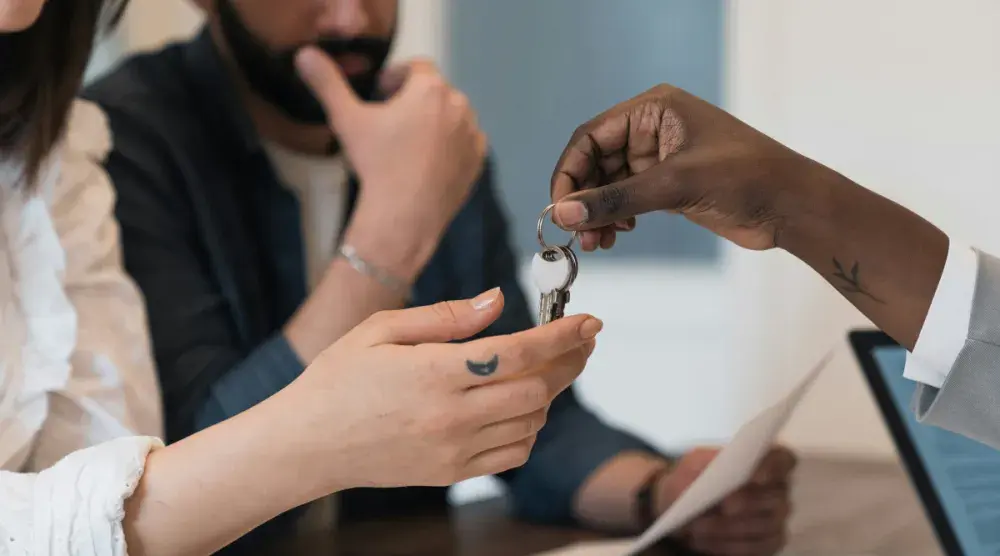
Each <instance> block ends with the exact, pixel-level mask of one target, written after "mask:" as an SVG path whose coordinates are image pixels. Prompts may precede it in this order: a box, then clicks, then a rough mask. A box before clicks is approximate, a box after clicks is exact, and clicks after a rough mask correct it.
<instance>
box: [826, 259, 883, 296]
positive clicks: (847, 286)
mask: <svg viewBox="0 0 1000 556" xmlns="http://www.w3.org/2000/svg"><path fill="white" fill-rule="evenodd" d="M833 267H834V269H835V271H834V273H833V277H834V278H835V279H836V280H835V282H837V281H839V282H837V283H834V286H835V287H836V288H837V289H838V290H840V291H842V292H844V293H856V294H860V295H863V296H865V297H867V298H868V299H871V300H872V301H874V302H876V303H885V302H884V301H882V300H881V299H879V298H877V297H875V296H874V295H872V293H871V292H870V291H868V290H866V289H865V288H864V287H862V286H861V278H860V276H859V275H860V273H861V269H860V265H859V264H858V262H857V261H855V262H854V265H853V266H852V267H851V271H850V272H847V271H846V270H845V269H844V265H842V264H840V261H838V260H837V258H836V257H834V258H833Z"/></svg>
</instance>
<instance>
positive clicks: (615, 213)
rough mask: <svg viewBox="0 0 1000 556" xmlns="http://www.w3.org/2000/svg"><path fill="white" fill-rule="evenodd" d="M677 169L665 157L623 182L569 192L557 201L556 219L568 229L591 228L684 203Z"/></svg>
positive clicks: (554, 213)
mask: <svg viewBox="0 0 1000 556" xmlns="http://www.w3.org/2000/svg"><path fill="white" fill-rule="evenodd" d="M678 168H679V165H678V164H675V161H674V160H666V161H664V162H661V163H659V164H657V165H656V166H653V167H652V168H650V169H648V170H646V171H645V172H641V173H639V174H635V175H632V176H629V177H628V178H625V179H623V180H621V181H618V182H615V183H611V184H608V185H603V186H600V187H595V188H592V189H585V190H583V191H578V192H576V193H573V194H571V195H567V196H565V197H563V198H562V199H560V200H559V201H558V202H557V203H556V206H555V208H554V209H553V210H552V216H553V219H554V221H555V223H556V224H557V225H559V227H561V228H563V229H565V230H592V229H595V228H601V227H604V226H609V225H611V224H614V223H615V222H616V221H619V220H627V219H629V218H632V217H634V216H637V215H640V214H644V213H647V212H652V211H655V210H675V209H677V208H678V207H682V206H685V201H684V195H685V194H684V192H683V191H682V185H681V181H680V180H679V179H678V172H677V169H678Z"/></svg>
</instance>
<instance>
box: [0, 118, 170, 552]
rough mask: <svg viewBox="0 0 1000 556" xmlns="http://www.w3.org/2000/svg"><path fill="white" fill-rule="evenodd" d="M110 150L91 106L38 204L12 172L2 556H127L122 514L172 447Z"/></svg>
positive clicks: (0, 460) (0, 295)
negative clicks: (118, 208)
mask: <svg viewBox="0 0 1000 556" xmlns="http://www.w3.org/2000/svg"><path fill="white" fill-rule="evenodd" d="M110 149H111V136H110V133H109V131H108V126H107V122H106V120H105V118H104V115H103V114H102V113H101V111H100V109H99V108H97V106H95V105H93V104H89V103H84V102H77V103H76V105H75V106H74V108H73V110H72V113H71V116H70V121H69V125H68V128H67V133H66V137H65V138H64V139H63V141H62V142H61V144H60V145H59V146H58V147H57V148H56V150H55V151H54V153H53V155H52V156H51V157H50V160H49V162H48V163H47V164H46V167H45V168H44V169H43V171H42V173H41V175H40V179H39V188H38V189H37V191H36V192H35V194H34V195H26V194H25V193H23V192H22V191H21V190H19V189H17V188H14V187H12V186H13V184H14V183H15V181H16V179H17V177H18V176H19V175H20V172H21V165H20V164H19V163H17V162H15V161H9V160H8V161H0V470H2V471H0V556H2V555H7V554H11V555H21V554H24V555H32V556H41V555H48V554H53V555H54V554H95V555H96V554H102V555H103V554H107V555H112V554H124V553H125V547H124V539H123V536H122V533H121V519H122V506H123V504H124V500H125V499H126V498H127V497H128V496H130V495H131V493H132V491H133V489H134V488H135V484H136V482H137V481H138V478H139V476H140V475H141V473H142V470H143V466H144V462H145V458H146V454H147V453H148V452H149V450H150V449H152V448H155V447H157V446H159V445H160V444H159V440H156V439H155V437H159V436H160V435H161V434H162V431H161V426H162V408H161V405H160V393H159V389H158V385H157V380H156V375H155V373H154V369H153V363H152V359H151V356H150V345H149V337H148V331H147V325H146V320H145V311H144V304H143V299H142V297H141V295H140V293H139V291H138V289H137V288H136V286H135V285H134V284H133V283H132V281H131V280H130V279H129V278H128V277H127V275H126V274H125V272H124V270H123V267H122V256H121V249H120V243H119V232H118V225H117V223H116V221H115V219H114V201H115V196H114V191H113V188H112V186H111V183H110V181H109V179H108V177H107V175H106V174H105V172H104V171H103V169H102V168H101V162H102V161H103V159H104V157H105V156H107V154H108V152H109V151H110ZM135 435H142V436H135ZM115 439H119V440H115ZM113 440H114V441H113ZM109 441H113V442H109ZM102 443H104V444H102ZM97 445H100V446H97ZM90 446H97V447H96V448H91V449H88V450H84V451H81V452H77V450H81V449H84V448H88V447H90ZM72 452H77V453H74V454H73V455H71V456H69V457H66V456H67V454H70V453H72ZM60 460H61V461H60ZM57 462H58V463H57ZM38 471H40V473H38V474H31V473H29V472H38Z"/></svg>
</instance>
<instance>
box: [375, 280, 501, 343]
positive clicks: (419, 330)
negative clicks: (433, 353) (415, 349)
mask: <svg viewBox="0 0 1000 556" xmlns="http://www.w3.org/2000/svg"><path fill="white" fill-rule="evenodd" d="M503 305H504V297H503V293H502V292H501V291H500V288H494V289H492V290H490V291H487V292H484V293H482V294H479V296H477V297H475V298H474V299H464V300H460V301H443V302H441V303H435V304H434V305H428V306H426V307H415V308H412V309H402V310H399V311H385V312H383V313H379V314H376V315H374V316H372V317H371V318H369V319H368V320H367V321H365V322H364V323H363V324H362V325H361V326H360V327H359V328H360V329H362V330H359V332H360V335H361V337H362V339H361V341H362V342H363V343H364V344H365V345H369V346H374V345H379V344H403V345H416V344H424V343H443V342H450V341H452V340H461V339H465V338H468V337H470V336H473V335H475V334H478V333H479V332H482V331H483V330H485V329H486V327H487V326H489V325H491V324H493V321H495V320H497V318H498V317H499V316H500V314H501V313H502V312H503Z"/></svg>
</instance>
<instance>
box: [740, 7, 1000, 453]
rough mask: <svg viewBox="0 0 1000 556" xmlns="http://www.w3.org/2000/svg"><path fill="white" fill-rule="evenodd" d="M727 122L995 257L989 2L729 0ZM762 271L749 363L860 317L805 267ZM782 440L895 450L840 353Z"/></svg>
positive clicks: (777, 363)
mask: <svg viewBox="0 0 1000 556" xmlns="http://www.w3.org/2000/svg"><path fill="white" fill-rule="evenodd" d="M731 23H732V34H731V39H732V45H731V53H732V56H731V75H730V77H731V98H730V105H731V107H732V108H733V109H734V110H735V112H736V113H737V114H738V115H739V116H741V117H742V118H744V119H745V120H747V121H749V122H750V123H751V124H753V125H756V126H759V127H761V128H762V129H764V130H765V131H767V132H768V133H769V134H771V135H773V136H775V137H777V138H778V139H779V140H782V141H784V142H786V143H788V144H790V145H792V146H793V147H795V148H796V149H798V150H800V151H801V152H804V153H806V154H808V155H810V156H813V157H814V158H818V159H820V160H822V161H824V162H825V163H827V164H828V165H831V166H833V167H834V168H836V169H838V170H840V171H842V172H843V173H845V174H846V175H848V176H850V177H852V178H854V179H855V180H857V181H859V182H860V183H862V184H864V185H867V186H868V187H870V188H872V189H874V190H876V191H878V192H880V193H882V194H884V195H886V196H888V197H891V198H893V199H895V200H897V201H899V202H901V203H902V204H904V205H907V206H909V207H911V208H913V209H914V210H916V211H918V212H919V213H921V214H923V215H925V216H926V217H928V218H929V219H930V220H932V221H933V222H935V223H937V224H938V225H939V226H941V227H942V228H944V229H945V230H946V231H948V232H950V233H953V234H954V235H956V236H957V237H960V238H963V239H966V240H969V241H973V242H975V243H977V244H978V245H981V246H983V247H986V248H991V249H997V248H1000V233H998V232H1000V227H998V226H996V225H995V224H994V220H995V207H996V206H997V202H998V201H1000V191H998V189H997V186H996V184H998V183H1000V157H997V155H996V153H997V152H1000V137H998V136H997V135H996V133H995V130H996V129H998V124H1000V109H998V108H997V103H996V99H998V98H1000V33H998V32H997V31H998V29H1000V4H998V3H996V2H991V1H989V0H951V1H949V2H939V1H935V0H896V1H887V0H882V1H879V2H871V1H867V0H821V1H810V2H801V1H796V0H756V1H755V0H748V1H744V2H732V3H731ZM751 264H752V265H754V266H757V267H758V268H756V269H755V270H756V271H758V272H759V283H760V284H762V286H761V290H760V291H758V292H757V295H759V296H760V297H759V299H758V302H757V306H758V309H757V311H756V312H757V313H759V314H760V315H762V316H763V315H766V313H767V308H768V307H774V306H778V305H779V304H780V305H781V306H783V309H782V310H781V311H780V312H777V314H775V315H774V316H773V317H772V318H763V319H761V320H760V321H759V323H760V325H761V326H760V330H762V331H763V333H762V334H760V337H761V339H762V342H761V344H760V345H761V348H760V350H759V352H758V354H757V356H756V358H757V359H756V360H757V363H756V364H757V366H758V368H759V369H760V370H761V371H764V370H767V369H768V368H770V369H773V371H774V372H775V373H776V376H783V375H787V374H788V373H790V372H792V370H793V369H792V368H791V367H790V366H789V365H788V364H787V363H786V361H784V360H783V356H782V353H783V352H784V351H785V350H786V349H787V348H788V347H789V346H790V347H791V349H792V350H793V353H796V354H802V353H806V352H809V351H812V350H817V349H821V348H822V347H823V346H825V345H826V344H827V343H828V342H829V339H830V337H831V336H839V335H840V334H841V333H842V332H843V331H845V330H846V329H847V328H849V327H850V326H852V325H855V324H859V323H863V322H864V320H863V319H861V318H860V317H858V316H857V314H856V313H855V312H854V311H853V310H851V309H850V308H848V306H847V305H846V303H844V302H843V301H842V300H840V299H839V298H838V296H837V295H835V294H833V293H832V291H831V290H830V289H829V288H828V287H826V286H825V285H823V284H821V283H820V282H819V281H817V280H816V279H815V278H814V277H812V276H810V273H809V272H808V271H807V270H805V269H804V268H802V266H801V265H799V264H797V263H793V262H791V261H789V260H787V258H776V259H775V260H774V261H772V262H771V264H769V265H765V264H760V265H757V264H756V263H751ZM841 355H842V357H840V358H839V360H838V361H837V362H836V365H835V367H834V368H832V369H831V372H830V373H828V375H827V376H826V377H825V380H826V383H825V384H822V385H821V386H823V388H820V389H819V390H820V391H818V392H816V393H815V394H816V395H815V396H813V398H812V399H811V400H810V403H809V404H808V405H807V407H805V408H804V409H803V411H802V412H800V414H799V415H798V417H797V419H796V421H795V422H794V423H793V425H792V427H791V429H790V430H789V431H788V432H789V434H788V437H789V439H791V440H792V441H793V442H794V443H795V444H796V445H799V446H803V447H809V448H817V449H824V450H836V451H849V452H860V453H866V454H879V453H888V452H890V451H891V447H890V444H889V442H888V439H887V438H886V435H885V433H884V430H883V428H882V427H881V424H880V422H879V419H878V417H877V415H876V414H875V412H874V411H873V410H872V408H871V405H870V402H869V400H868V396H867V393H866V391H865V389H864V387H863V385H862V382H861V380H860V378H859V376H858V374H857V370H856V366H855V365H854V362H853V361H852V360H851V359H850V357H847V356H846V350H842V351H841Z"/></svg>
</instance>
